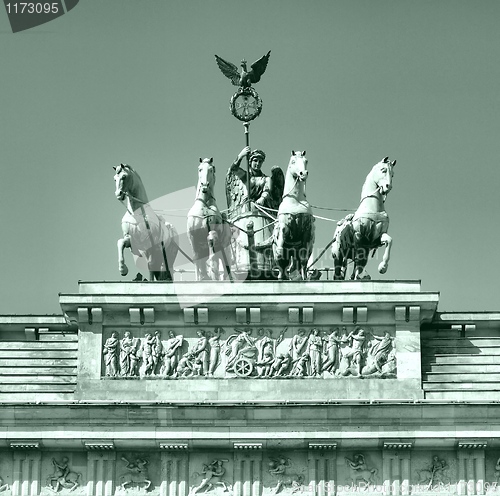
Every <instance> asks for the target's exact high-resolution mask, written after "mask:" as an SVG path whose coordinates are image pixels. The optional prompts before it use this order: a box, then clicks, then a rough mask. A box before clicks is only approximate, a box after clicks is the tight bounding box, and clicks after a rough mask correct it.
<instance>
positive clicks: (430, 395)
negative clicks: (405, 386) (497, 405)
mask: <svg viewBox="0 0 500 496" xmlns="http://www.w3.org/2000/svg"><path fill="white" fill-rule="evenodd" d="M425 399H427V400H448V401H450V402H457V401H500V391H465V390H462V391H426V392H425Z"/></svg>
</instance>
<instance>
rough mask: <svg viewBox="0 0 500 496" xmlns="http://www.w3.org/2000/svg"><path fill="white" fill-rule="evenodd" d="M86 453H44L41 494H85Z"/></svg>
mask: <svg viewBox="0 0 500 496" xmlns="http://www.w3.org/2000/svg"><path fill="white" fill-rule="evenodd" d="M86 484H87V453H84V452H70V453H64V452H61V453H58V452H55V453H46V454H45V453H44V456H43V458H42V472H41V484H40V486H41V494H42V495H48V494H52V495H53V494H54V493H58V494H69V493H71V494H75V495H78V494H80V495H83V494H86Z"/></svg>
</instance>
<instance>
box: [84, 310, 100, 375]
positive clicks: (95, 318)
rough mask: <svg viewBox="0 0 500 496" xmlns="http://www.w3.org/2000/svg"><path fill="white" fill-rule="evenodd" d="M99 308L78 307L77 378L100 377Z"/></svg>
mask: <svg viewBox="0 0 500 496" xmlns="http://www.w3.org/2000/svg"><path fill="white" fill-rule="evenodd" d="M102 321H103V313H102V309H101V308H87V307H81V308H78V327H79V328H80V333H79V337H78V380H79V381H81V380H89V379H100V378H101V373H102V371H101V368H102V367H101V365H102V345H103V343H102Z"/></svg>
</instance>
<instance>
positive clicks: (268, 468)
mask: <svg viewBox="0 0 500 496" xmlns="http://www.w3.org/2000/svg"><path fill="white" fill-rule="evenodd" d="M307 479H308V477H307V459H306V454H305V453H287V454H283V453H279V452H278V453H275V454H272V455H269V454H267V455H265V456H264V459H263V470H262V481H263V493H264V494H265V495H266V494H269V495H272V494H282V495H291V494H305V493H307V492H309V487H308V484H309V481H308V480H307Z"/></svg>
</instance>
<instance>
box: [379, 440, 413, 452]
mask: <svg viewBox="0 0 500 496" xmlns="http://www.w3.org/2000/svg"><path fill="white" fill-rule="evenodd" d="M411 448H413V442H411V441H384V449H391V450H395V449H411Z"/></svg>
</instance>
